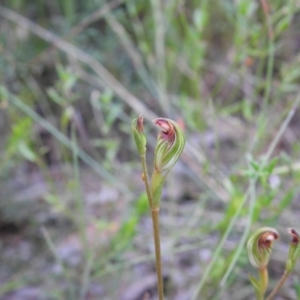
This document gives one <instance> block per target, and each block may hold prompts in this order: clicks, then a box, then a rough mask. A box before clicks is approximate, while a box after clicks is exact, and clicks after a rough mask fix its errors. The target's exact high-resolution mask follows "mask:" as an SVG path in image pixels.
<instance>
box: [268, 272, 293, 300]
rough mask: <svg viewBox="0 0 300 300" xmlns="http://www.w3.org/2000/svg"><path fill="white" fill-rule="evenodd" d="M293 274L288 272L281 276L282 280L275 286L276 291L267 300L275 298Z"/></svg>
mask: <svg viewBox="0 0 300 300" xmlns="http://www.w3.org/2000/svg"><path fill="white" fill-rule="evenodd" d="M290 274H291V272H288V271H287V270H285V271H284V273H283V275H282V276H281V278H280V280H279V281H278V283H277V285H276V286H275V288H274V290H273V291H272V293H271V294H270V295H269V296H268V297H267V299H266V300H271V299H273V298H274V296H275V295H276V294H277V293H278V291H279V290H280V289H281V288H282V286H283V285H284V283H285V281H286V280H287V279H288V277H289V276H290Z"/></svg>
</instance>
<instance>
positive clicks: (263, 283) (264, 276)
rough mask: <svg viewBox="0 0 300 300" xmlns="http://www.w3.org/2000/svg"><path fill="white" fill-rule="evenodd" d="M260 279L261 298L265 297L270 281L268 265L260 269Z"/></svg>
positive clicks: (261, 299)
mask: <svg viewBox="0 0 300 300" xmlns="http://www.w3.org/2000/svg"><path fill="white" fill-rule="evenodd" d="M259 281H260V298H259V300H263V299H264V295H265V293H266V290H267V287H268V282H269V274H268V269H267V268H266V267H264V268H261V269H259Z"/></svg>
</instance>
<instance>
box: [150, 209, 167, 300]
mask: <svg viewBox="0 0 300 300" xmlns="http://www.w3.org/2000/svg"><path fill="white" fill-rule="evenodd" d="M151 213H152V223H153V235H154V245H155V258H156V273H157V289H158V299H159V300H163V299H164V285H163V277H162V268H161V253H160V233H159V207H155V208H152V210H151Z"/></svg>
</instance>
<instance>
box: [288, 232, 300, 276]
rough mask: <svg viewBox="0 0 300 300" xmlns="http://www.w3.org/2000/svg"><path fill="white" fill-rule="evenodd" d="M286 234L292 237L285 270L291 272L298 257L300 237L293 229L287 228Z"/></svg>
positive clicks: (299, 254)
mask: <svg viewBox="0 0 300 300" xmlns="http://www.w3.org/2000/svg"><path fill="white" fill-rule="evenodd" d="M288 232H289V233H290V234H291V235H292V241H291V243H290V248H289V255H288V260H287V263H286V270H287V271H288V272H291V271H292V270H293V269H294V268H295V266H296V263H297V260H298V258H299V256H300V245H299V242H300V236H299V233H298V232H297V231H296V230H295V229H294V228H289V229H288Z"/></svg>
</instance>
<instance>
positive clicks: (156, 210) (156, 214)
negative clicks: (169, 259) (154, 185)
mask: <svg viewBox="0 0 300 300" xmlns="http://www.w3.org/2000/svg"><path fill="white" fill-rule="evenodd" d="M141 161H142V168H143V180H144V182H145V186H146V192H147V196H148V201H149V206H150V208H151V216H152V225H153V237H154V246H155V263H156V274H157V291H158V297H159V300H163V299H164V285H163V277H162V267H161V252H160V233H159V207H153V197H152V193H151V189H150V184H149V176H148V171H147V163H146V156H145V154H144V155H141Z"/></svg>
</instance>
